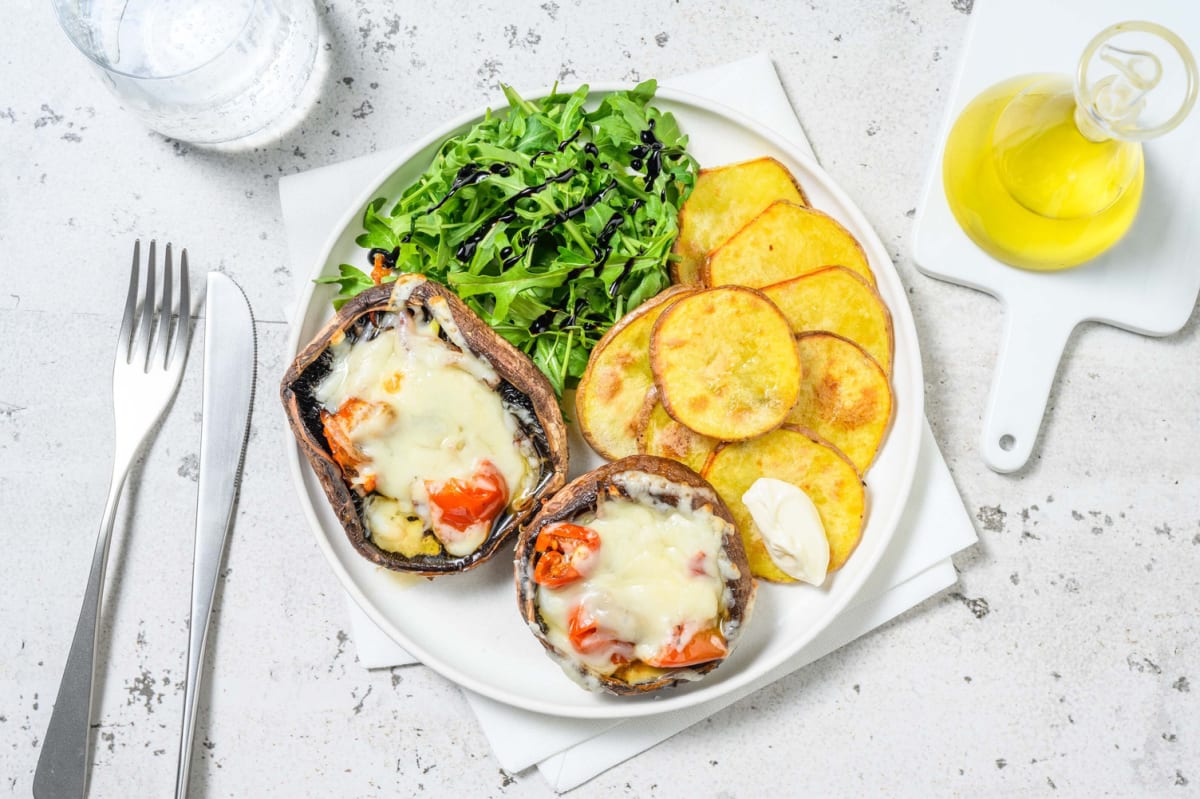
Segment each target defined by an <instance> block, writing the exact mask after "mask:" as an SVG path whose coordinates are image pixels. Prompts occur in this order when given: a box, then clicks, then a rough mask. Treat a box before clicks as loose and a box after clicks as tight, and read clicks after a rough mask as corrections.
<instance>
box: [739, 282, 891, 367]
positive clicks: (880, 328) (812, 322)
mask: <svg viewBox="0 0 1200 799" xmlns="http://www.w3.org/2000/svg"><path fill="white" fill-rule="evenodd" d="M762 293H763V294H766V295H767V296H768V297H770V298H771V301H772V302H774V303H775V304H776V305H778V306H779V310H781V311H783V315H784V316H786V317H787V320H788V322H789V323H790V324H791V326H792V332H793V333H797V334H799V333H808V332H811V331H814V330H824V331H827V332H829V333H836V334H837V335H839V336H843V337H845V338H848V339H850V340H851V341H853V342H854V343H855V344H857V345H859V346H860V347H862V348H863V349H864V350H866V351H867V354H868V355H870V356H871V357H872V358H874V359H875V360H876V361H878V362H879V365H880V366H881V367H883V371H885V372H887V373H888V374H891V371H892V351H893V349H894V346H895V345H894V339H893V337H892V315H891V313H889V312H888V309H887V306H886V305H884V304H883V300H882V299H880V297H879V293H878V292H877V291H875V289H873V288H871V286H870V284H868V283H867V281H866V280H864V279H863V278H862V277H861V276H860V275H858V274H856V273H855V272H851V271H850V270H849V269H846V268H845V267H844V266H827V267H825V268H824V269H818V270H817V271H815V272H810V273H809V274H807V275H801V276H800V277H796V278H792V279H791V280H785V281H783V282H782V283H774V284H772V285H770V286H764V287H763V289H762Z"/></svg>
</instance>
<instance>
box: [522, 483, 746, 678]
mask: <svg viewBox="0 0 1200 799" xmlns="http://www.w3.org/2000/svg"><path fill="white" fill-rule="evenodd" d="M613 482H614V485H615V486H619V487H620V488H621V491H617V489H616V488H615V487H614V488H611V489H609V491H608V492H607V493H605V492H601V495H600V497H599V498H598V500H597V507H596V510H595V511H594V513H589V514H587V515H585V516H583V517H581V518H579V519H576V520H574V521H573V522H561V521H560V522H551V523H549V524H547V525H545V526H544V527H543V528H542V529H541V530H540V531H539V534H538V537H537V540H536V544H535V552H536V553H539V554H538V555H537V559H536V562H535V564H534V575H533V579H534V582H535V583H536V584H537V589H536V590H537V605H538V613H539V615H540V616H541V619H542V622H543V623H544V624H545V626H546V636H547V638H548V640H549V641H550V643H551V644H553V645H554V647H555V648H556V649H557V650H558V651H559V652H561V653H564V654H566V655H568V657H569V658H573V659H575V660H577V661H578V662H579V663H581V664H583V665H584V666H587V667H589V668H590V669H592V670H593V671H595V672H598V673H600V674H604V675H610V674H613V673H614V672H616V671H618V670H619V669H621V668H622V667H624V666H626V665H628V664H633V663H637V662H640V663H642V664H645V665H646V666H650V667H652V668H655V669H677V668H685V667H687V666H693V665H698V664H700V663H705V662H709V661H712V660H718V659H721V658H723V657H725V655H726V654H728V651H729V642H728V641H727V635H731V634H732V633H733V632H734V631H733V630H732V629H725V628H724V627H723V620H725V619H727V618H728V610H729V608H731V607H732V605H733V594H732V591H731V589H730V588H729V585H728V582H729V581H732V580H737V578H738V576H739V571H738V568H737V566H736V565H734V564H733V563H732V562H731V561H730V560H729V558H728V556H727V555H726V553H725V551H724V549H723V542H724V539H725V536H726V535H732V534H733V532H732V525H730V524H729V523H728V522H726V521H725V520H724V519H722V518H720V517H719V516H716V515H715V514H713V513H712V511H711V505H708V504H704V503H702V502H701V503H696V504H699V507H697V508H695V509H693V497H694V496H695V491H694V490H693V489H690V488H687V487H679V486H674V485H671V484H669V483H667V482H666V481H665V480H663V479H662V478H658V477H655V476H653V475H649V474H643V473H629V474H625V475H620V476H619V477H618V478H615V479H614V481H613ZM668 494H669V495H675V496H678V504H674V505H673V504H671V503H669V502H666V501H663V500H662V499H661V497H662V496H664V495H668ZM568 673H570V672H568Z"/></svg>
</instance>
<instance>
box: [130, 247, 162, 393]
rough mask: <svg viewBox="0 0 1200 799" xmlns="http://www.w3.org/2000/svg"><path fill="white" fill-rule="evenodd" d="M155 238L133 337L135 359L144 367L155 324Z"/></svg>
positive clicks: (156, 268)
mask: <svg viewBox="0 0 1200 799" xmlns="http://www.w3.org/2000/svg"><path fill="white" fill-rule="evenodd" d="M155 243H156V242H155V240H154V239H150V258H149V261H148V263H147V269H146V287H145V291H143V292H142V318H141V320H140V321H139V322H138V327H137V332H136V333H135V334H134V337H133V360H135V361H136V362H137V364H138V365H139V366H141V367H142V369H145V368H146V366H147V356H148V354H149V352H150V333H151V332H152V328H153V325H154V303H155V299H156V298H155V296H154V273H155V272H156V271H158V263H157V259H156V258H155Z"/></svg>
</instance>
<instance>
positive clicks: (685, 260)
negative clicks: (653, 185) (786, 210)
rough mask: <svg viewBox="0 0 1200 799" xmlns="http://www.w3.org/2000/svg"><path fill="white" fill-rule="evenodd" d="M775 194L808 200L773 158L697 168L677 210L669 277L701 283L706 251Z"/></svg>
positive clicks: (783, 197)
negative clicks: (685, 198)
mask: <svg viewBox="0 0 1200 799" xmlns="http://www.w3.org/2000/svg"><path fill="white" fill-rule="evenodd" d="M775 200H789V201H791V202H794V203H798V204H800V205H807V204H808V202H807V200H806V199H805V197H804V191H803V189H801V188H800V184H799V183H797V182H796V178H795V176H794V175H792V173H791V172H790V171H788V168H787V167H785V166H784V165H783V164H781V163H779V162H778V161H776V160H775V159H774V158H755V159H754V160H752V161H743V162H741V163H737V164H727V165H725V166H719V167H713V168H710V169H701V170H700V174H699V175H697V176H696V185H695V186H694V187H693V188H692V193H691V194H690V195H688V198H687V201H686V202H685V203H684V204H683V208H681V209H680V210H679V237H678V238H677V239H676V240H675V247H674V249H673V252H674V254H675V256H676V259H675V260H673V261H672V262H671V280H672V281H673V282H675V283H680V284H683V285H700V269H701V267H702V266H703V265H704V259H705V258H707V257H708V254H709V253H710V252H711V251H712V250H713V249H715V248H716V247H718V246H720V245H721V243H722V242H723V241H725V240H726V239H727V238H729V237H730V236H732V235H733V234H734V233H736V232H737V230H738V228H740V227H741V226H742V225H744V224H746V223H747V222H749V221H750V220H751V219H753V218H754V217H755V216H756V215H757V214H758V213H759V212H760V211H762V210H763V209H764V208H766V207H767V206H768V205H770V204H771V203H772V202H774V201H775Z"/></svg>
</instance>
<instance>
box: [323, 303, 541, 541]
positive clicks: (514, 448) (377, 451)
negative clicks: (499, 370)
mask: <svg viewBox="0 0 1200 799" xmlns="http://www.w3.org/2000/svg"><path fill="white" fill-rule="evenodd" d="M439 329H440V326H439V324H438V323H437V322H417V321H415V320H414V319H413V318H412V317H411V316H409V315H408V314H407V313H400V314H397V315H396V326H395V327H394V328H391V329H388V330H384V331H382V332H380V333H379V334H378V335H376V336H375V338H373V339H371V340H369V341H363V340H359V341H356V342H353V343H351V342H350V341H348V340H347V339H345V338H343V339H342V340H341V341H338V342H337V343H335V344H334V345H333V346H332V347H331V351H332V354H333V364H332V368H331V370H330V372H329V374H328V375H327V376H326V377H325V379H324V380H322V381H321V384H320V386H318V387H317V391H316V396H317V399H318V401H319V402H321V403H322V404H323V405H324V406H325V408H326V409H328V410H329V411H330V412H331V413H332V412H336V411H337V409H338V408H340V407H341V406H342V405H343V403H345V402H346V401H347V400H349V399H352V398H357V399H359V400H363V401H365V402H367V403H370V404H371V406H372V408H373V411H372V412H371V413H370V415H368V416H367V417H366V418H365V419H363V420H361V421H359V422H358V423H357V424H356V425H355V426H354V427H353V428H352V429H351V430H350V431H349V438H350V440H351V442H352V443H353V444H354V445H355V447H357V449H358V450H359V451H360V452H361V453H362V455H363V456H365V459H366V463H365V464H363V465H362V466H361V467H360V468H359V469H358V474H357V475H354V476H353V477H352V478H351V480H352V482H353V483H355V484H356V485H359V486H362V485H363V483H364V481H367V480H368V478H371V477H373V478H374V480H375V489H374V490H375V495H374V496H372V497H371V500H370V501H369V502H368V503H367V513H366V517H367V518H366V523H367V526H368V528H369V529H370V530H371V534H372V538H373V539H374V540H375V541H376V543H377V544H378V545H379V546H381V547H382V548H385V549H389V548H392V547H397V548H399V549H397V550H394V551H403V552H404V554H417V553H416V552H412V553H410V552H407V551H405V549H411V548H413V545H412V544H413V532H414V531H413V529H412V528H413V520H412V518H411V517H414V516H415V517H417V518H418V519H419V520H420V522H421V530H422V531H424V530H430V529H433V527H432V518H431V513H430V509H429V500H428V495H427V493H426V489H425V482H426V481H431V482H440V481H444V480H451V479H459V480H464V481H468V482H469V481H470V480H471V478H472V476H473V475H474V474H476V472H477V471H478V470H479V468H480V464H481V463H482V462H483V461H484V460H489V461H491V462H492V463H493V464H494V465H495V466H496V469H497V470H498V471H499V472H500V474H501V475H502V476H503V477H504V480H505V483H506V484H507V486H508V492H509V507H511V506H512V505H513V504H514V503H515V502H517V501H518V500H521V499H523V498H525V497H526V496H528V494H529V493H530V492H531V491H532V490H533V488H534V484H535V481H536V478H537V471H538V470H537V467H536V463H537V456H536V453H535V452H534V450H533V446H532V443H531V442H530V441H529V440H528V438H527V437H526V436H525V435H524V434H523V433H522V431H521V428H520V425H519V424H518V421H517V418H516V417H515V416H514V414H513V413H512V412H511V411H510V410H509V409H508V408H506V407H505V405H504V403H503V402H502V400H501V399H500V395H499V394H498V393H497V392H496V391H495V386H497V385H499V382H500V378H499V376H498V375H497V374H496V372H495V370H494V369H493V368H492V366H491V364H489V363H488V362H487V361H485V360H484V359H482V358H480V357H478V356H476V355H474V354H473V353H470V352H469V351H465V350H464V351H458V350H455V349H454V348H453V347H451V346H450V345H448V344H447V343H446V342H445V341H443V340H442V339H441V338H439V336H438V330H439ZM381 497H382V498H383V499H382V500H381V499H380V498H381ZM489 531H490V525H473V526H472V527H470V528H468V530H467V531H466V534H465V535H462V536H454V537H453V538H450V537H445V536H439V537H441V538H442V539H443V545H444V546H445V548H446V551H447V552H449V553H450V554H451V555H454V556H456V557H461V556H464V555H468V554H470V553H471V552H474V551H475V550H476V549H478V548H479V545H480V544H482V543H483V541H484V540H485V539H486V538H487V535H488V533H489ZM404 541H408V542H410V543H409V545H408V546H407V547H403V548H400V547H402V544H401V542H404ZM389 545H390V546H389ZM415 546H416V547H417V548H419V547H420V538H419V537H418V538H417V539H416V541H415ZM425 554H430V553H427V552H426V553H425Z"/></svg>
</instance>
